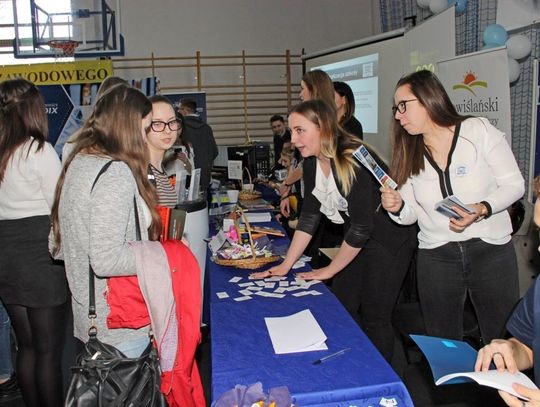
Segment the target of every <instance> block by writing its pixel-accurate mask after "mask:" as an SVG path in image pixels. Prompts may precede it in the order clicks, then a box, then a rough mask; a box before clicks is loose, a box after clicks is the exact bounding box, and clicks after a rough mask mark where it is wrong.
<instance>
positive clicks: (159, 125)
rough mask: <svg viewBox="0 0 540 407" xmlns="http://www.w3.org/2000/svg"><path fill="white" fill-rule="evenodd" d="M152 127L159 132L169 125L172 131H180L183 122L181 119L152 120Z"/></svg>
mask: <svg viewBox="0 0 540 407" xmlns="http://www.w3.org/2000/svg"><path fill="white" fill-rule="evenodd" d="M150 127H151V128H152V130H154V131H155V132H157V133H161V132H162V131H165V127H169V130H170V131H178V130H180V129H181V128H182V122H181V121H180V120H171V121H170V122H162V121H155V122H152V124H151V125H150Z"/></svg>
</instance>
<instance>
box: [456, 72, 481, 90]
mask: <svg viewBox="0 0 540 407" xmlns="http://www.w3.org/2000/svg"><path fill="white" fill-rule="evenodd" d="M476 86H480V87H482V88H487V87H488V84H487V82H486V81H479V80H478V79H477V78H476V75H475V74H474V72H471V71H469V72H467V73H466V74H465V77H464V78H463V82H461V83H458V84H456V85H454V86H453V87H452V89H453V90H458V89H464V90H468V91H469V92H471V93H472V94H473V95H474V96H476V93H474V90H473V87H476Z"/></svg>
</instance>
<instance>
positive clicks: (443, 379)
mask: <svg viewBox="0 0 540 407" xmlns="http://www.w3.org/2000/svg"><path fill="white" fill-rule="evenodd" d="M411 338H412V339H413V340H414V341H415V342H416V344H417V345H418V347H419V348H420V350H421V351H422V352H423V353H424V355H425V356H426V359H427V360H428V362H429V365H430V367H431V372H432V373H433V379H434V380H435V384H436V385H437V386H438V385H441V384H454V383H465V382H470V381H471V380H474V381H475V382H477V383H478V384H481V385H483V386H488V387H493V388H495V389H499V390H503V391H505V392H507V393H510V394H512V395H513V396H516V397H520V398H523V396H521V395H519V394H517V393H516V392H515V390H514V389H513V388H512V383H519V384H522V385H523V386H526V387H529V388H531V389H537V387H536V385H535V384H534V382H532V381H531V379H529V378H528V377H527V376H526V375H524V374H523V373H521V372H517V373H515V374H512V373H510V372H508V371H504V372H499V371H497V370H488V371H485V372H475V371H474V365H475V362H476V356H477V354H478V353H477V352H476V350H474V349H473V348H472V347H471V346H470V345H469V344H468V343H466V342H462V341H457V340H453V339H443V338H437V337H434V336H423V335H411Z"/></svg>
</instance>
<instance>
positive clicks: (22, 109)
mask: <svg viewBox="0 0 540 407" xmlns="http://www.w3.org/2000/svg"><path fill="white" fill-rule="evenodd" d="M47 135H48V127H47V115H46V113H45V105H44V103H43V99H42V97H41V95H40V93H39V91H38V89H37V88H36V87H35V86H34V85H33V84H32V83H30V82H28V81H27V80H25V79H13V80H7V81H4V82H2V83H0V151H2V154H1V156H0V247H1V248H2V250H0V299H1V301H2V302H3V303H4V304H5V307H6V309H7V312H8V314H9V317H10V319H11V322H12V324H13V328H14V330H15V334H16V336H17V344H18V352H17V369H16V371H17V377H18V380H19V384H20V387H21V392H22V396H23V399H24V403H25V405H26V406H28V407H38V406H39V407H41V406H51V407H56V406H60V405H62V374H61V367H60V363H61V357H62V340H63V335H64V328H65V327H64V319H65V318H64V316H65V312H66V310H65V303H66V301H67V295H68V291H67V283H66V275H65V271H64V268H63V267H62V266H59V265H57V264H53V262H52V259H51V257H50V255H49V252H48V249H47V236H48V234H49V229H50V218H49V215H50V214H51V208H52V206H53V202H54V191H55V187H56V183H57V181H58V177H59V175H60V169H61V164H60V159H59V158H58V155H57V154H56V152H55V151H54V148H53V147H52V146H51V145H50V144H49V143H47V141H46V140H47Z"/></svg>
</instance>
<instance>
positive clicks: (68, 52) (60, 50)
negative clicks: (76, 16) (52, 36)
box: [47, 40, 79, 59]
mask: <svg viewBox="0 0 540 407" xmlns="http://www.w3.org/2000/svg"><path fill="white" fill-rule="evenodd" d="M47 44H48V45H49V47H50V48H51V50H53V51H54V57H55V58H56V59H58V58H66V57H73V56H74V55H75V50H76V49H77V47H78V46H79V41H74V40H50V41H47Z"/></svg>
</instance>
